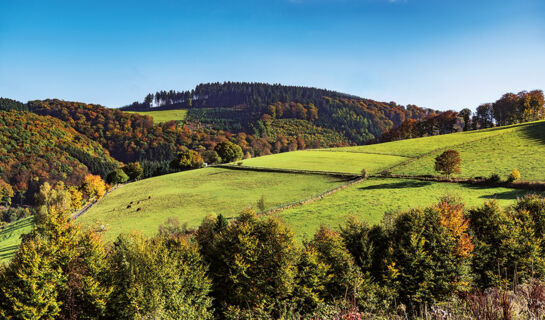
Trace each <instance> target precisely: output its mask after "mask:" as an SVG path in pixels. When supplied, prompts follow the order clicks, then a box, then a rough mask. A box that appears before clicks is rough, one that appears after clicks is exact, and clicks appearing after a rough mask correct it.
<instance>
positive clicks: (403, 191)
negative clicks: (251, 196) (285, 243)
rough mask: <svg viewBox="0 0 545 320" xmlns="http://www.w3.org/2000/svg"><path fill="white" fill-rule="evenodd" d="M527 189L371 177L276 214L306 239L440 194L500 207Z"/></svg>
mask: <svg viewBox="0 0 545 320" xmlns="http://www.w3.org/2000/svg"><path fill="white" fill-rule="evenodd" d="M527 193H529V191H527V190H520V189H510V188H493V187H476V186H471V185H467V184H455V183H440V182H431V181H418V180H412V179H389V178H371V179H368V180H366V181H364V182H362V183H358V184H355V185H352V186H350V187H348V188H346V189H344V190H341V191H339V192H337V193H335V194H332V195H330V196H329V197H327V198H324V199H321V200H318V201H316V202H313V203H310V204H307V205H304V206H298V207H294V208H291V209H287V210H284V211H281V212H280V213H279V216H280V217H282V218H283V219H284V221H286V223H287V224H288V225H289V226H291V227H292V228H293V229H294V230H296V231H297V233H296V235H297V237H298V238H299V239H305V238H306V239H307V240H310V238H311V237H312V235H314V233H315V232H316V230H318V229H319V228H320V226H321V225H328V226H331V227H333V228H336V227H338V226H339V225H343V224H344V223H345V222H346V219H348V218H349V217H357V218H358V219H359V220H360V221H365V222H367V223H369V224H375V223H379V222H380V221H381V220H382V218H383V216H384V214H385V213H388V212H396V211H405V210H409V209H411V208H418V207H426V206H431V205H434V204H436V203H437V202H438V201H439V200H440V199H441V197H444V196H455V197H457V198H459V199H460V200H462V201H463V202H464V203H465V204H466V207H467V208H471V207H474V206H480V205H482V204H483V203H484V202H485V201H491V200H496V201H497V202H498V204H499V205H500V206H502V207H504V206H508V205H511V204H514V203H515V201H516V199H517V197H521V196H523V195H525V194H527Z"/></svg>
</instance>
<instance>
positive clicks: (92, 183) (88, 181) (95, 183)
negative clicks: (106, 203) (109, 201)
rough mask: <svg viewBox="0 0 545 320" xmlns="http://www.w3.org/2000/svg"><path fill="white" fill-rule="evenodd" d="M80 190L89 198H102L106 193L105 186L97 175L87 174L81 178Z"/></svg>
mask: <svg viewBox="0 0 545 320" xmlns="http://www.w3.org/2000/svg"><path fill="white" fill-rule="evenodd" d="M82 190H83V192H85V194H86V195H87V196H88V197H89V198H93V197H94V198H96V199H97V200H98V199H100V198H102V197H103V196H104V194H105V193H106V190H107V186H106V183H105V182H104V180H102V178H100V177H99V176H95V175H92V174H88V175H86V176H85V178H84V179H83V184H82Z"/></svg>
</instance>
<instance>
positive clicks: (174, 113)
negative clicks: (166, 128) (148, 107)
mask: <svg viewBox="0 0 545 320" xmlns="http://www.w3.org/2000/svg"><path fill="white" fill-rule="evenodd" d="M125 112H127V113H137V114H140V115H143V116H145V115H148V116H150V117H152V118H153V122H155V123H161V122H167V121H172V120H174V121H183V120H185V118H186V117H187V110H185V109H176V110H161V111H125Z"/></svg>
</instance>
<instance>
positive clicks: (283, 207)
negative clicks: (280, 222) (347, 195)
mask: <svg viewBox="0 0 545 320" xmlns="http://www.w3.org/2000/svg"><path fill="white" fill-rule="evenodd" d="M364 180H365V178H363V177H359V178H357V179H353V180H350V181H349V182H348V183H345V184H342V185H340V186H337V187H335V188H332V189H329V190H326V191H324V192H320V193H318V194H315V195H312V196H310V197H308V198H306V199H303V200H299V201H294V202H291V203H287V204H283V205H280V206H278V207H275V208H271V209H269V210H265V211H263V212H262V213H261V214H263V215H269V214H272V213H276V212H279V211H283V210H287V209H291V208H294V207H298V206H302V205H304V204H308V203H311V202H314V201H317V200H320V199H323V198H325V197H327V196H330V195H332V194H334V193H336V192H338V191H341V190H343V189H346V188H348V187H350V186H351V185H354V184H356V183H359V182H362V181H364Z"/></svg>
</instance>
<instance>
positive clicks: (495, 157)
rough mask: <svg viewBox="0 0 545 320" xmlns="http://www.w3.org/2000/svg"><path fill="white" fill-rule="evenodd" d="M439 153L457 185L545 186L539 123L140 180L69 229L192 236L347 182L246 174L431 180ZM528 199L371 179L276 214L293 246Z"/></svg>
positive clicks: (11, 242) (6, 241) (10, 233)
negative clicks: (492, 178)
mask: <svg viewBox="0 0 545 320" xmlns="http://www.w3.org/2000/svg"><path fill="white" fill-rule="evenodd" d="M175 111H176V110H175ZM160 112H161V113H162V112H168V111H160ZM169 120H171V118H169ZM446 149H455V150H458V151H459V152H460V154H461V157H462V160H463V163H462V173H461V174H460V176H462V177H475V176H488V175H490V174H492V173H497V174H499V175H500V176H501V177H502V178H505V177H506V176H507V175H508V174H509V173H510V172H511V170H512V169H513V168H517V169H519V170H520V172H521V174H522V179H523V180H528V181H532V180H545V170H544V169H543V166H542V162H543V158H544V156H543V155H545V122H544V121H540V122H533V123H525V124H519V125H513V126H508V127H500V128H492V129H485V130H478V131H470V132H460V133H454V134H449V135H441V136H433V137H424V138H416V139H409V140H402V141H395V142H389V143H383V144H375V145H366V146H357V147H345V148H334V149H321V150H308V151H296V152H289V153H282V154H275V155H270V156H264V157H259V158H253V159H247V160H244V161H242V163H241V164H240V165H237V167H238V168H237V169H239V170H230V169H226V168H204V169H198V170H192V171H186V172H180V173H175V174H169V175H164V176H159V177H155V178H150V179H145V180H141V181H138V182H134V183H129V184H127V185H124V186H122V187H120V188H118V189H117V190H115V191H113V192H112V193H111V194H109V195H107V196H106V197H105V198H104V199H102V200H101V201H100V202H98V204H97V205H95V206H93V207H92V208H91V209H90V210H89V211H88V212H86V213H85V214H84V215H82V216H81V217H80V218H78V220H77V221H78V222H79V223H81V225H82V226H83V227H84V228H91V229H100V226H101V225H104V226H105V229H106V231H105V232H104V238H105V240H107V241H110V240H112V239H114V238H115V237H116V236H117V235H118V234H119V233H122V232H130V231H131V230H139V231H141V232H143V233H144V234H147V235H151V234H154V233H155V232H157V229H158V226H159V225H161V224H162V223H164V222H165V221H166V220H167V219H168V218H170V217H175V218H177V219H178V220H179V221H180V223H186V224H187V225H188V226H189V227H195V226H197V225H198V224H199V223H200V222H201V221H202V219H203V218H204V217H205V216H206V215H209V214H222V215H224V216H226V217H233V216H235V215H237V214H238V213H239V212H241V211H243V210H244V209H246V208H248V207H254V208H255V207H256V203H257V201H258V200H259V199H260V198H261V195H263V196H264V197H265V209H266V210H267V209H271V208H274V207H278V206H282V205H285V204H289V203H292V202H296V201H298V200H301V199H306V198H309V197H312V196H313V195H316V194H320V193H323V192H324V191H326V190H329V189H332V188H334V187H337V186H340V185H342V184H344V183H347V181H345V180H342V179H340V178H338V177H333V176H328V175H314V174H304V173H303V172H301V173H277V172H265V171H263V172H261V171H250V170H244V169H245V168H246V169H251V168H250V167H252V168H256V167H257V168H259V167H261V168H268V169H294V170H301V171H304V170H312V171H326V172H344V173H349V174H359V173H360V172H361V169H363V168H365V169H366V170H367V172H368V173H370V174H371V175H377V174H378V173H380V172H381V171H383V170H389V171H391V172H392V173H394V174H403V175H425V174H435V172H434V171H433V160H434V158H435V156H437V155H438V154H439V153H440V152H442V151H444V150H446ZM240 169H242V170H240ZM527 192H528V191H526V190H521V189H517V190H515V189H508V188H487V187H475V186H470V185H463V184H454V183H439V182H422V181H418V180H413V179H393V178H378V177H377V178H370V179H368V180H366V181H364V182H361V183H358V184H355V185H352V186H350V187H348V188H346V189H343V190H341V191H339V192H337V193H334V194H332V195H329V196H328V197H326V198H323V199H320V200H317V201H314V202H312V203H309V204H305V205H302V206H296V207H293V208H290V209H287V210H283V211H280V212H277V213H275V214H277V215H279V216H281V217H282V218H283V219H284V220H285V221H286V222H287V223H288V225H290V226H291V227H292V228H294V230H295V232H296V234H297V237H298V238H299V239H304V238H309V237H310V236H311V235H312V234H313V233H314V231H315V230H316V229H317V228H319V226H320V225H321V224H326V225H330V226H332V227H337V226H338V225H339V224H342V223H343V222H344V221H345V219H346V218H347V217H348V216H357V217H359V218H360V219H361V220H364V221H367V222H368V223H378V222H379V221H380V220H381V219H382V216H383V215H384V213H385V212H392V211H397V210H406V209H408V208H411V207H421V206H427V205H431V204H433V203H435V202H436V201H437V200H438V199H439V198H440V197H442V196H444V195H456V196H459V197H460V198H461V199H462V200H463V201H464V202H465V203H466V206H467V207H472V206H476V205H480V204H482V203H483V202H484V201H487V200H493V199H496V200H497V201H498V202H499V203H500V204H501V205H504V206H506V205H509V204H511V203H514V201H515V200H516V198H517V197H519V196H522V195H524V194H525V193H527ZM131 202H133V203H132V205H131V204H130V203H131ZM129 205H130V207H129V208H128V206H129ZM139 208H141V209H139ZM30 228H31V221H30V220H23V221H21V222H19V223H17V224H14V225H10V226H8V227H7V228H6V229H4V230H3V231H0V260H1V259H4V260H5V259H7V258H9V256H10V254H11V253H12V252H13V250H15V248H16V246H17V243H18V242H19V236H20V234H22V233H24V232H27V231H28V230H30Z"/></svg>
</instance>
